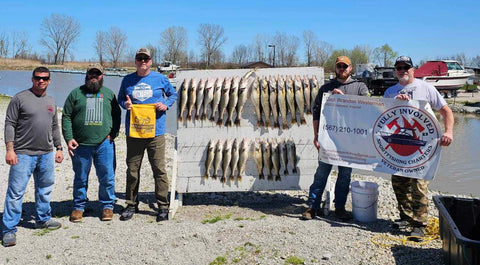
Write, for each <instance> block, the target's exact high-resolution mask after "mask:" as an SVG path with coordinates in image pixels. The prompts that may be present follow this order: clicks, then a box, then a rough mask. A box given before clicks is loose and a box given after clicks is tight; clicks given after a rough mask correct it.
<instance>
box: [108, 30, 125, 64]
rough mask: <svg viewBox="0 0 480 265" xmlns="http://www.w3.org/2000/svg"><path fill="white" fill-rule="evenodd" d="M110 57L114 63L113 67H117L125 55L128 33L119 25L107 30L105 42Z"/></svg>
mask: <svg viewBox="0 0 480 265" xmlns="http://www.w3.org/2000/svg"><path fill="white" fill-rule="evenodd" d="M105 44H106V45H105V46H106V48H107V52H108V56H109V59H110V60H111V61H112V63H113V67H114V68H116V67H117V63H118V60H119V59H120V58H121V56H122V55H123V52H124V51H125V48H126V47H127V35H126V34H125V33H124V32H123V31H122V30H121V29H120V28H118V27H111V28H110V30H109V31H108V32H107V39H106V42H105Z"/></svg>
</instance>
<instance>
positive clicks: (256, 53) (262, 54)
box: [250, 34, 270, 62]
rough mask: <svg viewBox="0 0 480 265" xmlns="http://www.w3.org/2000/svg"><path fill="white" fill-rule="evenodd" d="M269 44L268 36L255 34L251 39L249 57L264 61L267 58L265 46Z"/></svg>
mask: <svg viewBox="0 0 480 265" xmlns="http://www.w3.org/2000/svg"><path fill="white" fill-rule="evenodd" d="M269 44H270V38H269V37H268V36H266V35H260V34H257V35H256V36H255V39H254V40H253V44H252V47H251V48H250V50H251V53H252V54H251V57H252V60H254V61H260V62H265V61H266V60H267V56H266V55H267V53H268V52H267V48H268V45H269Z"/></svg>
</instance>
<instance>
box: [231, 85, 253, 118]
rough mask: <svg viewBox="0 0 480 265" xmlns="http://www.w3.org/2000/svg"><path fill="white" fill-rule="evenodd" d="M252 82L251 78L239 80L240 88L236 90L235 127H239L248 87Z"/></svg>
mask: <svg viewBox="0 0 480 265" xmlns="http://www.w3.org/2000/svg"><path fill="white" fill-rule="evenodd" d="M251 83H252V81H251V78H248V77H242V79H240V86H239V88H238V102H237V118H236V119H235V125H237V126H239V125H240V120H241V119H242V112H243V106H244V105H245V102H247V98H248V92H249V87H250V85H251Z"/></svg>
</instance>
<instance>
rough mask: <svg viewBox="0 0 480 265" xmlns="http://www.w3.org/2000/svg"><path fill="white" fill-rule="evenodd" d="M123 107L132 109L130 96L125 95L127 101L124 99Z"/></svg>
mask: <svg viewBox="0 0 480 265" xmlns="http://www.w3.org/2000/svg"><path fill="white" fill-rule="evenodd" d="M125 108H126V109H127V110H131V109H132V100H131V99H130V97H129V96H128V95H127V101H125Z"/></svg>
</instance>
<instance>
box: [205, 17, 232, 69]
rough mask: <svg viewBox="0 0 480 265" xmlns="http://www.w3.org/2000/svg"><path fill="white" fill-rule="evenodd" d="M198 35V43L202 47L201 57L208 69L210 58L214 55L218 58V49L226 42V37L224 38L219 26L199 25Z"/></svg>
mask: <svg viewBox="0 0 480 265" xmlns="http://www.w3.org/2000/svg"><path fill="white" fill-rule="evenodd" d="M198 34H199V40H198V42H199V43H200V45H201V46H202V50H203V51H202V52H203V56H204V58H205V61H206V63H207V65H206V68H209V67H210V64H211V62H212V57H213V56H214V55H217V57H218V54H220V48H221V47H222V45H223V44H224V43H225V42H226V41H227V37H225V36H224V30H223V28H222V27H221V26H219V25H213V24H200V27H199V28H198Z"/></svg>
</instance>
